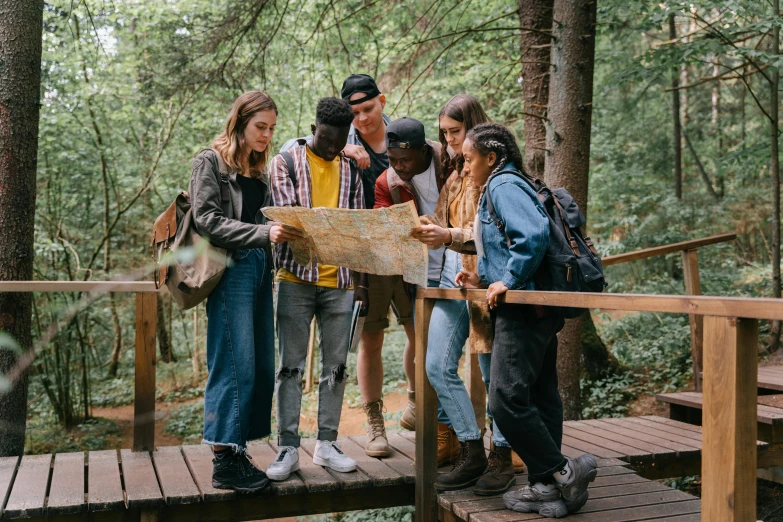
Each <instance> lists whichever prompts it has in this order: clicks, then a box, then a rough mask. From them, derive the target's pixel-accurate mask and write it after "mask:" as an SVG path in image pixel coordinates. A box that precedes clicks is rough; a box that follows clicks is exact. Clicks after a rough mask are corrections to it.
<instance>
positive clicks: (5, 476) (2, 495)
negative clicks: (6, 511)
mask: <svg viewBox="0 0 783 522" xmlns="http://www.w3.org/2000/svg"><path fill="white" fill-rule="evenodd" d="M20 458H21V457H2V458H0V517H2V515H3V508H4V507H5V503H6V501H7V500H8V496H9V495H10V494H11V485H12V484H13V483H14V477H15V476H16V469H17V466H18V465H19V459H20Z"/></svg>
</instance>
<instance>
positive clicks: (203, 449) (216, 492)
mask: <svg viewBox="0 0 783 522" xmlns="http://www.w3.org/2000/svg"><path fill="white" fill-rule="evenodd" d="M182 455H183V456H184V457H185V463H186V464H187V465H188V469H189V470H190V474H191V476H192V477H193V480H194V481H195V482H196V486H197V487H198V490H199V492H200V493H201V498H202V500H203V501H204V502H222V501H226V500H231V499H233V498H235V497H236V493H234V492H233V491H229V490H227V489H217V488H213V487H212V459H213V457H214V455H213V454H212V448H210V447H209V446H207V445H205V444H197V445H192V446H182Z"/></svg>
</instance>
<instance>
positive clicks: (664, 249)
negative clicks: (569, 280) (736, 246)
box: [601, 234, 737, 266]
mask: <svg viewBox="0 0 783 522" xmlns="http://www.w3.org/2000/svg"><path fill="white" fill-rule="evenodd" d="M735 239H737V234H720V235H717V236H710V237H705V238H702V239H691V240H688V241H681V242H679V243H672V244H670V245H661V246H657V247H651V248H645V249H643V250H636V251H635V252H628V253H625V254H617V255H614V256H606V257H604V258H601V263H602V264H603V266H612V265H619V264H621V263H628V262H630V261H638V260H640V259H647V258H649V257H657V256H665V255H667V254H674V253H675V252H682V251H685V250H693V251H695V250H696V249H697V248H701V247H705V246H708V245H714V244H716V243H725V242H727V241H734V240H735Z"/></svg>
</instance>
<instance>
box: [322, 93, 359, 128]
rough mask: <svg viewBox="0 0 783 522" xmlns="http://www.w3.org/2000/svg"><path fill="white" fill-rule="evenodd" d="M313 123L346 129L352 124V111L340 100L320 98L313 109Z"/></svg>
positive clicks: (344, 101)
mask: <svg viewBox="0 0 783 522" xmlns="http://www.w3.org/2000/svg"><path fill="white" fill-rule="evenodd" d="M315 123H316V124H319V123H323V124H325V125H331V126H333V127H348V126H350V125H351V123H353V109H351V105H350V104H349V103H348V102H347V101H346V100H343V99H342V98H332V97H329V98H321V99H320V100H318V106H317V107H316V108H315Z"/></svg>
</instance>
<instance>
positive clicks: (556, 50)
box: [544, 0, 596, 420]
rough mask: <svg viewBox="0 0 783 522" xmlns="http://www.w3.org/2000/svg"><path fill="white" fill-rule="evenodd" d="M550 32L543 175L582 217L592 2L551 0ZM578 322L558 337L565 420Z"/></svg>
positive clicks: (574, 379) (576, 376)
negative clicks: (561, 189) (565, 193)
mask: <svg viewBox="0 0 783 522" xmlns="http://www.w3.org/2000/svg"><path fill="white" fill-rule="evenodd" d="M553 18H554V23H553V25H552V33H553V36H554V37H555V38H556V40H555V41H554V42H553V45H552V72H551V76H550V77H551V80H550V81H551V84H550V88H549V110H548V118H549V120H548V121H547V133H546V143H547V146H546V148H547V151H548V157H547V160H546V166H545V171H544V173H545V175H544V178H545V180H546V182H547V184H548V185H550V186H553V187H565V188H566V189H568V191H569V192H570V193H571V195H572V196H573V197H574V200H575V201H576V203H577V204H578V205H579V208H581V209H582V212H584V214H585V216H586V215H587V180H588V172H589V170H590V124H591V119H592V106H593V68H594V65H595V18H596V2H595V1H592V0H578V1H574V0H555V2H554V16H553ZM582 321H583V318H579V319H573V320H569V321H567V323H566V326H565V328H563V331H562V332H561V333H560V335H559V340H560V346H559V348H558V358H557V363H558V376H559V379H560V395H561V397H562V400H563V415H564V417H565V419H568V420H570V419H578V418H580V417H581V413H582V404H581V403H582V401H581V395H580V391H579V381H580V377H581V374H582V345H581V334H582Z"/></svg>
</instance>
